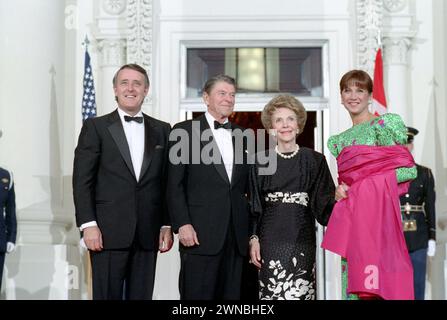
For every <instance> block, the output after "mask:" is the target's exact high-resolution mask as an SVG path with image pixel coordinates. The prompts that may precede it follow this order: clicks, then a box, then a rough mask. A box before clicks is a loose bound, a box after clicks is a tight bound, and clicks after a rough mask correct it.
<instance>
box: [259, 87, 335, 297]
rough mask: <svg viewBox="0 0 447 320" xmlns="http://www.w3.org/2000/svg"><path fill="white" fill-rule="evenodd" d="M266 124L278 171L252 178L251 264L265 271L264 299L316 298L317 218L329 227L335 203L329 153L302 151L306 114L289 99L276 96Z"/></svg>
mask: <svg viewBox="0 0 447 320" xmlns="http://www.w3.org/2000/svg"><path fill="white" fill-rule="evenodd" d="M261 117H262V118H261V120H262V123H263V125H264V127H265V128H266V129H267V130H269V133H270V134H271V135H273V136H274V137H275V138H276V141H277V145H276V148H275V149H274V150H269V151H270V152H274V153H276V154H275V156H276V157H277V169H276V172H275V173H274V174H272V175H261V172H260V170H259V169H260V165H256V166H254V167H253V169H252V172H251V174H250V180H251V181H250V187H251V203H250V204H251V213H252V217H251V222H252V223H251V224H252V236H251V237H250V262H251V263H253V264H254V265H255V266H256V267H258V268H259V297H260V299H267V300H277V299H278V300H283V299H284V300H293V299H295V300H298V299H299V300H311V299H315V297H316V285H315V259H316V235H315V230H316V229H315V219H316V220H317V221H318V222H319V223H320V224H322V225H326V224H327V222H328V220H329V216H330V213H331V211H332V207H333V205H334V203H335V199H334V195H335V186H334V183H333V180H332V177H331V175H330V172H329V168H328V166H327V163H326V159H325V157H324V155H322V154H321V153H318V152H316V151H314V150H312V149H309V148H305V147H299V146H298V144H297V143H296V137H297V135H298V134H300V133H301V132H302V131H303V129H304V125H305V123H306V118H307V116H306V110H305V109H304V107H303V105H302V104H301V102H299V101H298V100H297V99H295V98H294V97H292V96H289V95H279V96H277V97H275V98H273V99H272V100H271V101H270V102H269V103H268V104H267V105H266V106H265V108H264V110H263V112H262V115H261Z"/></svg>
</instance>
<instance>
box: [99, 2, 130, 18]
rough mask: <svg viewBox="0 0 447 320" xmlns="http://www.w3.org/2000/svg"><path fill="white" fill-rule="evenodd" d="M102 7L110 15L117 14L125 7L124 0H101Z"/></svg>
mask: <svg viewBox="0 0 447 320" xmlns="http://www.w3.org/2000/svg"><path fill="white" fill-rule="evenodd" d="M102 8H103V9H104V11H105V12H107V13H108V14H110V15H119V14H121V13H123V12H124V10H125V9H126V0H103V1H102Z"/></svg>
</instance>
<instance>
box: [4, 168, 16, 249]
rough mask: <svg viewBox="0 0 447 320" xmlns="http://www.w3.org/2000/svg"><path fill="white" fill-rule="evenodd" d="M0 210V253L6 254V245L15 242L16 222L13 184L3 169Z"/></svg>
mask: <svg viewBox="0 0 447 320" xmlns="http://www.w3.org/2000/svg"><path fill="white" fill-rule="evenodd" d="M0 210H1V212H2V214H0V252H6V243H8V242H12V243H15V242H16V234H17V220H16V203H15V192H14V182H13V180H12V175H11V174H10V173H9V171H7V170H5V169H3V168H0Z"/></svg>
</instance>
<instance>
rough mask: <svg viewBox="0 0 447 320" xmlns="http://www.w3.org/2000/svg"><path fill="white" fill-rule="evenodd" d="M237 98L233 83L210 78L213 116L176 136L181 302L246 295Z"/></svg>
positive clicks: (171, 189) (171, 178)
mask: <svg viewBox="0 0 447 320" xmlns="http://www.w3.org/2000/svg"><path fill="white" fill-rule="evenodd" d="M235 94H236V84H235V81H234V79H233V78H231V77H229V76H225V75H218V76H215V77H213V78H211V79H209V80H208V81H207V82H206V84H205V86H204V89H203V100H204V102H205V104H206V105H207V112H206V113H205V114H204V115H202V116H200V117H198V118H196V119H194V120H188V121H184V122H181V123H178V124H176V125H175V126H174V128H173V131H172V132H171V138H170V140H171V141H170V152H169V159H170V164H169V170H168V191H167V194H168V196H169V200H168V208H169V213H170V217H171V222H172V226H173V229H174V232H175V233H177V232H178V238H179V242H180V258H181V269H180V276H179V289H180V298H181V299H182V300H210V299H226V300H228V299H231V300H233V299H239V298H240V287H241V273H242V263H243V257H244V256H245V255H246V253H247V245H248V215H249V213H248V202H247V196H246V190H247V180H248V172H249V168H248V165H247V153H246V152H245V151H246V150H247V149H246V141H245V142H242V143H239V142H241V141H242V139H240V137H241V136H243V131H242V128H240V127H237V126H236V125H235V124H233V123H230V122H228V117H229V116H230V115H231V113H232V112H233V108H234V103H235ZM176 137H177V138H180V139H176ZM185 137H186V138H185Z"/></svg>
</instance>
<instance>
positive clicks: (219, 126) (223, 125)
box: [214, 121, 231, 129]
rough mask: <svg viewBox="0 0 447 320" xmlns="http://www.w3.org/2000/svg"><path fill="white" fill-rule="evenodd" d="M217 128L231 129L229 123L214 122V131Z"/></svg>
mask: <svg viewBox="0 0 447 320" xmlns="http://www.w3.org/2000/svg"><path fill="white" fill-rule="evenodd" d="M219 128H224V129H231V123H230V122H229V121H228V122H226V123H220V122H218V121H214V129H219Z"/></svg>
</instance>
